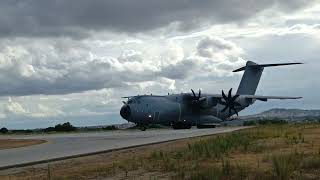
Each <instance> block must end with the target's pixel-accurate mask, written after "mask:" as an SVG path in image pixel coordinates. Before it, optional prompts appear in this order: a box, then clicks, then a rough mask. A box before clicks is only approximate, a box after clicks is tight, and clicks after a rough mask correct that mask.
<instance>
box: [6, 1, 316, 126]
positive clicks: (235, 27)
mask: <svg viewBox="0 0 320 180" xmlns="http://www.w3.org/2000/svg"><path fill="white" fill-rule="evenodd" d="M319 53H320V2H319V1H317V0H259V1H252V0H245V1H244V0H226V1H220V0H202V1H194V0H161V1H159V0H104V1H101V0H90V1H88V0H68V1H65V0H15V1H12V0H2V1H0V126H6V127H9V128H37V127H47V126H50V125H55V124H57V123H61V122H65V121H70V122H71V123H72V124H74V125H78V126H79V125H104V124H111V123H124V122H125V121H124V120H122V119H121V117H120V115H119V108H120V107H121V105H122V103H121V101H122V100H121V96H129V95H137V94H150V93H153V94H167V93H168V92H170V93H180V92H188V91H190V88H193V89H199V88H201V89H202V90H203V92H206V93H220V92H221V90H222V89H224V90H226V91H227V90H228V89H230V88H231V87H233V88H237V87H238V84H239V81H240V79H241V75H242V73H232V72H231V71H232V70H233V69H236V68H239V67H241V66H243V65H244V64H245V62H246V61H247V60H251V61H255V62H257V63H279V62H304V63H305V64H304V65H299V66H295V67H293V66H291V67H276V68H268V69H266V70H265V71H264V74H263V77H262V78H261V81H260V84H259V87H258V90H257V94H259V95H290V96H303V97H304V98H303V99H302V100H289V101H270V102H263V103H262V102H261V103H256V104H255V105H253V106H251V107H250V108H248V109H247V110H246V111H244V112H242V114H250V113H256V112H261V111H263V110H267V109H269V108H275V107H285V108H302V109H320V93H319V90H320V80H319V69H320V55H319Z"/></svg>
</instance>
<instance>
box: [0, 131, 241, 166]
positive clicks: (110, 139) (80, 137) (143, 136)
mask: <svg viewBox="0 0 320 180" xmlns="http://www.w3.org/2000/svg"><path fill="white" fill-rule="evenodd" d="M241 128H244V127H219V128H215V129H188V130H171V129H164V130H147V131H144V132H143V131H139V130H125V131H110V132H98V133H74V134H51V135H25V136H21V135H16V136H1V137H0V138H2V139H8V138H9V139H44V140H47V141H48V142H47V143H43V144H39V145H33V146H27V147H21V148H14V149H5V150H0V168H3V167H4V166H11V165H16V164H24V163H30V162H35V161H43V160H48V159H55V158H61V157H67V156H74V155H80V154H87V153H93V152H99V151H106V150H112V149H119V148H125V147H130V146H137V145H143V144H149V143H157V142H163V141H169V140H175V139H181V138H187V137H195V136H203V135H209V134H218V133H223V132H231V131H234V130H238V129H241Z"/></svg>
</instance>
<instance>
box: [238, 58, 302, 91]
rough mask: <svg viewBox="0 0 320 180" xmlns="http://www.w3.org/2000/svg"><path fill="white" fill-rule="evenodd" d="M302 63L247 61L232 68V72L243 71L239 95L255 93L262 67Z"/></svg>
mask: <svg viewBox="0 0 320 180" xmlns="http://www.w3.org/2000/svg"><path fill="white" fill-rule="evenodd" d="M295 64H302V63H279V64H257V63H255V62H252V61H247V63H246V66H244V67H241V68H239V69H236V70H234V71H233V72H239V71H244V73H243V76H242V79H241V82H240V84H239V87H238V91H237V94H239V95H254V94H255V93H256V90H257V87H258V84H259V81H260V78H261V75H262V72H263V69H264V68H265V67H272V66H286V65H295Z"/></svg>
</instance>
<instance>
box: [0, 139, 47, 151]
mask: <svg viewBox="0 0 320 180" xmlns="http://www.w3.org/2000/svg"><path fill="white" fill-rule="evenodd" d="M45 142H46V141H45V140H40V139H0V150H2V149H11V148H18V147H24V146H31V145H36V144H41V143H45Z"/></svg>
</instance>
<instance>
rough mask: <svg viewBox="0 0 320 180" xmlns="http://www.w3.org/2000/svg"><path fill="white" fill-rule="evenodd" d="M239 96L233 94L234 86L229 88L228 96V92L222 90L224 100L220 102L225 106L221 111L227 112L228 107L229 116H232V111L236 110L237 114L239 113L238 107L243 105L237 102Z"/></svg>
mask: <svg viewBox="0 0 320 180" xmlns="http://www.w3.org/2000/svg"><path fill="white" fill-rule="evenodd" d="M238 97H239V95H238V94H237V95H234V96H232V88H231V89H230V90H229V92H228V96H226V94H225V93H224V92H223V90H222V98H223V100H224V101H221V102H220V104H222V105H224V106H225V107H224V108H223V109H222V110H221V112H225V111H226V110H227V109H229V116H231V115H232V114H231V111H232V110H233V111H235V112H236V114H237V116H239V115H238V111H237V109H236V107H241V104H240V103H238V102H236V99H237V98H238Z"/></svg>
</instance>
